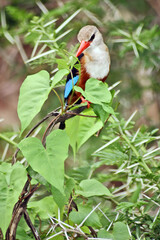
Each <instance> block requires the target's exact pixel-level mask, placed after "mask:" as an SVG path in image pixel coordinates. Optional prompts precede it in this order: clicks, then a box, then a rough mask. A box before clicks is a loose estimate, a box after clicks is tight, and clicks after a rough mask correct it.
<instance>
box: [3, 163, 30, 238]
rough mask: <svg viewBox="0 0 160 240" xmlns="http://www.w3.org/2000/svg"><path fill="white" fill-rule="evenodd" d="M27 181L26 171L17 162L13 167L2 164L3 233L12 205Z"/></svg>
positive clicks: (9, 219) (7, 224)
mask: <svg viewBox="0 0 160 240" xmlns="http://www.w3.org/2000/svg"><path fill="white" fill-rule="evenodd" d="M26 180H27V172H26V169H25V168H24V167H23V165H21V164H20V163H19V162H17V163H15V164H14V165H13V166H12V165H11V164H9V163H2V164H1V166H0V189H1V193H0V216H1V217H0V228H1V229H2V232H3V234H4V236H5V232H6V230H7V228H8V226H9V223H10V221H11V216H12V211H13V207H14V204H15V203H16V202H17V201H18V197H19V195H20V193H21V191H22V189H23V187H24V184H25V182H26Z"/></svg>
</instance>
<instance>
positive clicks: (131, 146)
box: [122, 134, 140, 158]
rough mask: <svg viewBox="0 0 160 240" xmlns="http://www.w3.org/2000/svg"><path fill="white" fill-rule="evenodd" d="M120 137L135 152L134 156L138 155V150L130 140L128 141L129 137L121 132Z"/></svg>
mask: <svg viewBox="0 0 160 240" xmlns="http://www.w3.org/2000/svg"><path fill="white" fill-rule="evenodd" d="M122 137H123V138H124V139H125V140H126V142H127V143H128V145H129V146H130V148H131V149H132V150H133V152H134V153H135V155H136V157H138V158H139V157H140V155H139V153H138V151H137V150H136V148H135V147H134V146H133V145H132V144H131V142H130V141H129V139H128V138H127V137H126V136H125V135H124V134H123V135H122Z"/></svg>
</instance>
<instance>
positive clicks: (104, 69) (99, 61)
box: [84, 52, 110, 79]
mask: <svg viewBox="0 0 160 240" xmlns="http://www.w3.org/2000/svg"><path fill="white" fill-rule="evenodd" d="M84 67H85V69H86V72H87V73H88V74H89V76H90V77H92V78H97V79H103V78H105V77H106V76H108V73H109V70H110V56H109V53H108V52H101V54H97V55H94V56H93V57H91V56H87V55H86V59H85V63H84Z"/></svg>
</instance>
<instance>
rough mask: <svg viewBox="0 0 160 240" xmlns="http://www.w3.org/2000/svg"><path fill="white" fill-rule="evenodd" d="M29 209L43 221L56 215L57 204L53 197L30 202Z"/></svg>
mask: <svg viewBox="0 0 160 240" xmlns="http://www.w3.org/2000/svg"><path fill="white" fill-rule="evenodd" d="M27 208H28V209H29V210H30V209H31V210H32V211H34V212H35V213H36V214H38V216H39V217H40V218H41V219H48V216H49V215H50V216H52V215H53V214H54V213H55V208H56V205H55V202H54V200H53V197H52V196H47V197H44V198H42V199H40V200H37V199H36V200H35V201H29V203H28V205H27Z"/></svg>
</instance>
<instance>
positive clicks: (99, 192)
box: [76, 179, 112, 197]
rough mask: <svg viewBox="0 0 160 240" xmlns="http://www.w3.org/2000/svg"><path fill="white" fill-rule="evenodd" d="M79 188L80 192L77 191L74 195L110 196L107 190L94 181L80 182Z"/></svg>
mask: <svg viewBox="0 0 160 240" xmlns="http://www.w3.org/2000/svg"><path fill="white" fill-rule="evenodd" d="M79 186H80V187H81V189H82V190H81V191H80V190H77V191H76V193H77V194H80V195H82V196H84V197H94V196H112V194H111V193H110V191H109V190H108V188H107V187H105V186H104V185H103V184H102V183H100V182H99V181H97V180H96V179H87V180H83V181H81V182H80V184H79Z"/></svg>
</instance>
